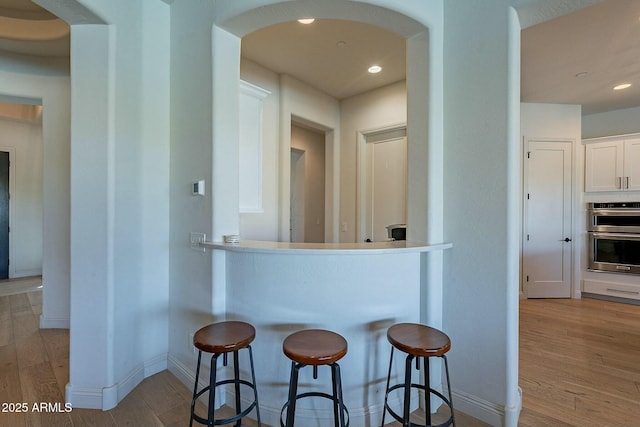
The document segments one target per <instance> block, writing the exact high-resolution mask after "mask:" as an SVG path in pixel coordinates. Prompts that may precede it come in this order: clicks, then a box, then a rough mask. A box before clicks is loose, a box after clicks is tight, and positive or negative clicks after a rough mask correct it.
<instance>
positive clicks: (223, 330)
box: [189, 321, 262, 427]
mask: <svg viewBox="0 0 640 427" xmlns="http://www.w3.org/2000/svg"><path fill="white" fill-rule="evenodd" d="M255 337H256V330H255V328H254V327H253V326H252V325H250V324H248V323H245V322H238V321H227V322H219V323H213V324H211V325H208V326H204V327H202V328H201V329H199V330H198V331H197V332H196V333H195V334H194V336H193V345H194V346H195V347H196V348H197V349H198V366H197V368H196V383H195V385H194V387H193V399H192V400H191V419H190V420H189V427H191V426H192V425H193V421H194V420H195V421H197V422H198V423H200V424H204V425H207V426H214V425H221V424H230V423H232V422H234V421H237V423H236V426H239V425H241V419H242V418H243V417H245V416H246V415H248V414H249V412H251V411H252V410H253V408H255V409H256V415H257V418H258V420H257V421H258V426H261V425H262V424H261V423H260V408H259V407H258V390H257V387H256V374H255V371H254V368H253V352H252V351H251V346H250V345H249V344H250V343H251V342H252V341H253V340H254V338H255ZM245 348H246V349H248V350H249V360H250V362H251V381H247V380H242V379H240V368H239V364H238V351H239V350H242V349H245ZM203 351H204V352H206V353H213V355H212V356H211V373H210V378H209V385H208V386H206V387H204V388H203V389H202V390H200V391H198V377H199V376H200V361H201V359H202V352H203ZM231 352H233V379H227V380H222V381H216V367H217V361H218V357H219V356H220V355H222V356H223V365H224V366H227V354H228V353H231ZM224 384H234V385H235V395H236V396H235V397H236V399H235V400H236V402H235V403H236V415H234V416H232V417H229V418H225V419H219V420H216V419H215V398H216V388H217V387H218V386H221V385H224ZM241 384H242V385H245V386H249V387H250V388H252V389H253V402H252V403H251V404H250V405H249V406H248V407H247V408H246V409H244V410H241V408H240V385H241ZM206 392H209V408H208V416H207V418H203V417H201V416H199V415H197V414H196V413H195V406H196V401H197V400H198V398H199V397H200V396H201V395H202V394H203V393H206Z"/></svg>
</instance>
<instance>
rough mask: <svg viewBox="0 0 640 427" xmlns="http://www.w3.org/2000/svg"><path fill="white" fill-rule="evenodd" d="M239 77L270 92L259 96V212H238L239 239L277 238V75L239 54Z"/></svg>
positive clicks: (278, 83) (273, 239)
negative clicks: (262, 96) (260, 189)
mask: <svg viewBox="0 0 640 427" xmlns="http://www.w3.org/2000/svg"><path fill="white" fill-rule="evenodd" d="M240 76H241V78H242V80H244V81H247V82H250V83H252V84H254V85H256V86H258V87H260V88H262V89H265V90H268V91H269V92H270V93H269V95H267V96H266V97H265V98H264V99H263V100H262V209H263V211H262V212H255V213H253V212H252V213H241V214H240V235H241V236H242V238H243V239H251V240H271V241H275V240H278V182H279V181H278V180H279V171H280V169H279V167H278V160H279V147H280V146H279V143H280V130H279V124H280V119H279V114H280V82H279V77H278V75H277V74H276V73H274V72H273V71H270V70H268V69H266V68H264V67H261V66H260V65H258V64H256V63H255V62H252V61H249V60H247V59H245V58H242V61H241V63H240Z"/></svg>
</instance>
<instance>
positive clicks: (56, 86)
mask: <svg viewBox="0 0 640 427" xmlns="http://www.w3.org/2000/svg"><path fill="white" fill-rule="evenodd" d="M0 100H2V101H7V102H20V103H29V104H36V105H42V107H43V115H42V157H43V160H42V161H43V166H42V177H43V180H42V181H43V184H42V185H43V187H42V193H43V200H42V210H43V222H42V229H43V236H42V239H43V241H42V251H43V258H42V276H43V282H44V285H45V286H44V289H43V291H42V298H43V306H42V315H41V316H40V326H41V327H45V328H47V327H48V328H66V327H69V200H70V198H69V132H70V125H69V117H70V103H69V102H70V101H69V64H68V61H67V60H66V59H64V58H36V57H29V56H23V55H14V54H10V53H3V54H2V55H0Z"/></svg>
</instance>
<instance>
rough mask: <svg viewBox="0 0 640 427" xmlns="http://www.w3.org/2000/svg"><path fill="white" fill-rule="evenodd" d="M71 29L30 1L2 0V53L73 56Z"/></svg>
mask: <svg viewBox="0 0 640 427" xmlns="http://www.w3.org/2000/svg"><path fill="white" fill-rule="evenodd" d="M69 34H70V32H69V26H68V25H67V24H66V23H65V22H64V21H62V20H61V19H58V18H57V17H56V16H54V15H52V14H51V13H49V12H47V11H46V10H45V9H43V8H41V7H40V6H38V5H36V4H35V3H32V2H31V1H30V0H0V51H5V52H11V53H19V54H26V55H38V56H63V57H64V56H69V40H70V39H69Z"/></svg>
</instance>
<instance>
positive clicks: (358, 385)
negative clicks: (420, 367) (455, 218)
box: [201, 241, 451, 427]
mask: <svg viewBox="0 0 640 427" xmlns="http://www.w3.org/2000/svg"><path fill="white" fill-rule="evenodd" d="M201 246H203V247H205V248H210V249H214V250H213V256H214V259H218V258H220V259H224V260H225V267H224V270H225V273H224V274H225V278H226V296H225V299H226V316H227V319H236V320H244V321H247V322H249V323H251V324H253V325H254V326H255V328H256V339H255V341H254V342H253V343H252V347H253V351H254V358H255V360H256V362H255V365H256V378H257V379H256V380H257V383H258V392H259V399H260V409H261V417H262V421H263V422H264V423H266V424H269V425H278V424H279V421H278V420H279V417H280V410H281V408H282V405H283V403H284V402H285V401H286V400H287V391H288V380H289V371H290V366H291V362H290V361H289V359H287V358H286V357H285V356H284V354H283V353H282V342H283V341H284V339H285V338H286V336H287V335H289V334H290V333H292V332H295V331H298V330H301V329H307V328H321V329H329V330H332V331H335V332H337V333H339V334H341V335H342V336H344V337H345V339H346V340H347V342H348V346H349V350H348V352H347V355H346V356H345V357H344V358H343V359H342V360H340V361H339V364H340V367H341V371H342V384H343V391H344V399H345V403H346V405H347V407H348V408H349V413H350V425H351V426H353V427H364V426H371V425H378V424H379V423H380V419H381V416H382V408H383V403H384V389H385V384H386V376H387V370H388V367H389V351H390V345H389V342H388V341H387V338H386V331H387V328H388V327H389V326H391V325H393V324H395V323H400V322H414V323H418V322H420V320H421V319H420V305H421V292H424V289H423V286H421V283H422V280H421V278H422V277H423V276H424V272H422V268H423V266H424V265H425V264H424V263H423V262H421V258H422V257H423V256H426V253H427V252H429V253H430V254H438V253H441V251H442V250H443V249H447V248H449V247H451V245H450V244H436V245H426V244H420V243H411V242H405V241H402V242H385V243H354V244H304V243H300V244H295V243H282V242H256V241H245V242H242V243H240V244H221V243H205V244H202V245H201ZM440 286H441V282H438V283H436V284H434V288H437V287H440ZM428 294H434V295H442V289H429V290H428ZM422 298H424V297H422ZM435 306H436V307H439V306H440V302H437V303H436V304H435ZM441 313H442V312H441V309H438V310H437V312H436V313H434V315H433V316H429V317H430V318H433V320H434V322H435V323H441ZM394 359H395V360H394V375H395V376H396V382H397V379H398V378H402V376H403V369H404V358H403V357H402V356H398V355H397V356H396V357H395V358H394ZM241 363H242V362H241ZM434 365H437V364H434ZM242 368H243V369H246V368H247V365H246V364H245V365H243V366H242ZM435 372H440V370H439V369H436V370H435ZM311 373H312V372H311V370H310V369H309V370H308V372H307V370H305V369H303V370H302V371H301V379H300V384H301V387H302V388H304V391H324V392H327V391H330V390H331V382H330V375H329V372H328V370H327V371H325V370H323V369H322V368H321V369H320V371H319V378H318V379H317V380H313V379H312V376H311ZM244 374H245V375H249V373H248V372H244ZM433 378H434V380H433V384H432V385H433V386H434V387H437V388H441V377H440V376H434V377H433ZM417 379H418V376H417V374H416V376H415V379H414V381H415V380H417ZM300 392H303V391H302V390H300ZM390 399H391V401H392V402H394V403H395V404H397V405H398V406H397V408H396V410H398V411H399V410H400V404H399V400H398V399H399V394H398V395H392V396H391V397H390ZM227 401H230V402H233V397H231V395H230V396H228V397H227ZM414 402H415V403H416V405H414V407H417V402H418V400H417V399H415V400H414ZM249 403H250V402H246V404H249ZM318 403H320V404H318ZM322 403H323V402H322V401H320V402H318V400H317V399H306V400H303V401H301V402H299V403H298V407H297V408H296V419H297V420H298V422H301V424H302V425H316V423H317V420H323V421H326V422H330V421H331V420H332V419H333V415H332V410H331V406H330V405H327V406H325V405H323V404H322Z"/></svg>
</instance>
